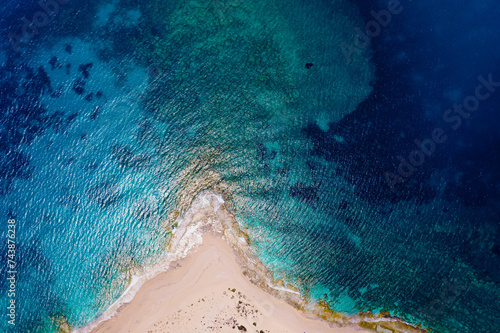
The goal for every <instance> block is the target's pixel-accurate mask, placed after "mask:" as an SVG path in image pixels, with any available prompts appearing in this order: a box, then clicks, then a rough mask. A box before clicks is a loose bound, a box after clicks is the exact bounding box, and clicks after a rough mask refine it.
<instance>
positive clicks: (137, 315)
mask: <svg viewBox="0 0 500 333" xmlns="http://www.w3.org/2000/svg"><path fill="white" fill-rule="evenodd" d="M177 221H178V225H177V226H176V228H175V230H174V231H173V237H172V239H171V241H170V245H169V252H168V255H167V256H166V258H165V259H164V262H161V263H159V268H157V269H156V270H153V273H154V274H151V273H150V274H147V276H146V275H142V276H140V278H139V280H136V281H141V279H142V281H141V282H140V283H136V284H135V286H134V285H132V286H131V287H130V288H129V290H128V291H126V292H125V294H124V295H123V296H122V298H121V300H119V301H118V302H117V303H115V304H114V305H113V306H112V307H111V308H110V309H108V311H107V312H106V313H104V314H103V315H102V316H101V317H100V318H98V319H97V320H96V321H94V322H93V323H91V324H90V325H88V326H86V327H83V328H80V329H78V330H77V332H95V333H97V332H113V333H114V332H151V333H152V332H158V333H159V332H172V333H184V332H186V333H187V332H240V331H241V332H257V333H263V332H264V333H271V332H278V333H285V332H290V333H293V332H297V333H303V332H332V333H356V332H358V333H359V332H373V331H376V332H382V333H397V332H408V333H410V332H412V333H413V332H422V331H421V330H419V329H415V328H413V327H410V326H409V325H406V324H404V323H402V322H401V321H399V320H397V319H395V318H390V317H386V318H380V316H378V317H376V316H372V315H369V314H368V315H364V316H362V317H359V316H354V317H349V318H348V317H346V316H344V315H341V314H337V313H333V312H331V311H329V310H325V309H324V308H323V307H322V306H321V305H319V304H315V303H309V302H308V301H307V300H306V299H305V298H304V297H303V296H302V295H301V294H300V293H299V292H298V291H297V290H295V289H294V288H293V286H290V285H286V284H284V283H282V282H281V281H274V280H273V279H272V277H271V274H270V272H269V270H268V269H267V267H265V266H264V265H263V264H262V263H261V262H260V261H259V260H258V259H257V258H255V257H254V256H253V255H252V254H251V250H250V247H249V245H248V242H247V236H246V235H245V234H244V233H243V232H242V231H241V230H240V229H239V228H238V226H237V225H236V223H235V221H234V218H233V215H232V214H231V213H230V212H229V211H228V210H227V208H226V206H225V205H224V200H223V199H222V197H220V196H219V195H217V194H215V193H212V192H206V193H203V194H202V195H200V196H198V197H197V198H196V199H195V200H194V201H193V203H192V204H191V206H190V208H189V210H188V211H187V212H186V213H185V214H183V215H182V217H181V218H179V219H177ZM158 269H159V270H158ZM139 275H141V274H139ZM134 276H135V275H134Z"/></svg>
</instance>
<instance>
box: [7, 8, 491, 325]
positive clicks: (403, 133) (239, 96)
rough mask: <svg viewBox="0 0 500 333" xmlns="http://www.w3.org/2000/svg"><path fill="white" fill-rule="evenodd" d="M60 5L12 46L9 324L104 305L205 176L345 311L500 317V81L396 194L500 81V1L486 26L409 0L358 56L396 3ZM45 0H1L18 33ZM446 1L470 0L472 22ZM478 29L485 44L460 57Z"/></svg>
mask: <svg viewBox="0 0 500 333" xmlns="http://www.w3.org/2000/svg"><path fill="white" fill-rule="evenodd" d="M51 4H52V5H51V7H50V9H49V10H51V11H53V16H54V17H53V18H52V19H51V20H50V22H48V23H47V24H46V25H45V26H43V27H39V28H38V30H37V33H36V34H34V35H33V36H28V35H25V36H24V40H23V42H21V43H20V44H19V45H16V40H15V39H13V41H12V43H14V46H17V48H18V49H19V52H18V53H16V52H14V51H13V48H12V46H13V45H12V43H10V42H9V41H8V38H7V39H5V40H4V44H3V49H2V51H1V54H0V61H1V64H0V65H1V69H0V73H1V75H0V77H1V82H2V85H1V91H0V98H1V102H2V103H1V108H2V123H1V124H0V135H1V138H2V140H1V153H2V155H1V156H2V157H1V165H0V171H1V174H0V176H1V187H0V192H1V193H0V194H1V196H0V201H1V204H0V213H1V216H3V219H4V221H3V222H1V225H2V226H3V227H2V229H1V231H0V232H1V234H2V239H7V235H8V227H7V226H8V224H9V223H8V221H9V219H10V220H15V221H16V222H15V224H16V234H15V242H16V251H15V256H13V257H12V256H11V257H9V252H8V249H9V247H8V243H7V241H6V242H3V243H2V248H3V250H2V256H3V257H2V260H3V263H5V265H4V264H2V266H1V267H2V268H1V269H2V280H1V282H0V288H1V290H2V292H1V294H0V295H1V296H0V301H1V304H2V306H1V308H2V309H6V308H7V306H8V304H9V302H10V301H11V300H12V299H15V302H16V319H15V324H16V325H15V326H12V325H11V324H9V323H8V317H7V310H6V311H4V312H5V314H4V315H2V317H1V318H3V319H2V320H1V321H0V327H1V329H2V331H9V330H10V331H13V332H28V331H32V332H51V331H57V330H59V329H61V328H65V327H67V326H66V325H69V326H71V327H73V328H76V327H81V326H83V325H86V324H88V323H89V322H91V321H92V320H94V319H95V318H96V317H97V316H99V315H100V314H102V313H103V312H104V311H105V310H106V309H107V308H108V307H109V306H110V305H111V304H113V303H114V302H115V301H116V300H117V299H118V297H119V296H120V295H121V294H122V293H123V292H124V290H125V289H126V287H127V283H128V281H129V279H130V273H129V271H130V269H131V268H133V267H138V266H139V267H148V266H149V265H152V264H153V263H154V262H156V261H157V260H158V258H160V257H161V256H162V254H164V249H165V248H166V246H167V245H168V240H169V234H170V230H171V228H172V227H174V225H175V218H176V217H177V216H179V214H182V213H183V212H185V211H186V209H187V207H188V206H189V204H190V202H191V200H192V199H193V197H194V196H195V195H196V194H197V193H199V192H201V191H203V190H205V189H209V188H212V189H216V190H217V191H219V192H221V193H223V194H224V195H226V196H227V197H228V198H229V199H230V200H229V201H228V203H227V204H228V206H229V208H230V209H231V210H232V211H233V212H234V214H235V215H236V218H237V222H238V224H239V225H240V226H241V227H243V228H245V229H246V230H248V234H249V237H250V241H251V244H252V246H253V249H254V251H255V253H256V254H257V255H258V257H259V258H260V259H261V260H262V261H263V262H264V263H265V264H266V265H268V266H269V267H270V268H271V269H272V270H273V272H274V274H275V277H276V278H283V279H285V280H286V281H289V282H291V283H292V284H294V285H296V286H297V287H299V288H300V289H301V290H302V291H303V292H304V294H305V295H306V296H307V297H310V298H312V299H315V300H319V299H322V300H326V301H327V302H328V303H329V304H330V306H331V308H332V309H333V310H336V311H341V312H344V313H349V314H354V313H356V312H360V311H368V310H373V311H375V312H378V311H388V312H390V313H391V314H394V315H397V316H400V317H402V318H405V319H406V320H408V321H410V322H413V323H422V324H423V325H424V326H426V327H428V328H431V329H433V330H435V331H436V332H497V331H498V330H499V323H500V318H499V313H500V312H499V310H500V309H499V299H500V298H499V297H500V290H499V288H498V283H499V281H500V278H499V277H500V274H499V271H498V267H500V265H499V263H500V262H499V249H500V232H499V227H498V222H499V221H500V218H499V216H500V215H499V213H498V200H496V199H497V198H498V194H499V193H500V186H499V185H498V184H499V183H500V182H499V181H500V177H499V173H498V165H499V163H498V162H499V160H498V157H496V156H500V155H497V154H495V152H497V151H498V147H499V145H498V143H499V142H500V140H499V138H498V131H497V127H495V126H493V125H492V124H494V123H495V121H496V120H498V117H497V116H496V114H495V113H494V112H493V110H495V108H496V106H497V105H498V98H497V97H492V98H490V99H488V100H487V101H486V102H485V103H486V104H484V105H483V106H482V109H483V110H484V112H483V113H482V114H481V115H480V116H477V117H476V118H474V117H472V118H471V120H470V122H469V123H467V127H468V129H470V131H469V132H467V133H468V134H464V133H462V134H460V133H459V132H457V133H456V134H454V135H456V138H455V137H454V141H452V140H451V139H450V142H451V141H452V143H450V144H449V145H448V146H447V147H446V150H445V151H443V150H442V151H441V153H440V154H439V155H438V156H436V157H435V159H434V160H431V161H430V162H427V163H426V164H424V166H423V167H422V168H421V169H420V170H421V171H420V172H416V173H415V175H414V176H413V177H412V178H410V180H409V181H407V182H406V183H404V184H402V185H401V186H399V187H398V188H397V191H395V192H391V191H390V190H389V189H388V186H387V183H386V182H385V178H384V172H385V171H391V172H394V170H395V169H397V167H398V164H397V163H398V162H397V161H398V159H397V156H399V155H403V156H408V152H409V151H411V149H413V146H412V145H414V143H413V138H414V137H417V138H423V137H424V136H425V135H427V133H429V129H431V130H432V128H433V126H435V125H434V124H436V123H438V121H439V118H440V113H442V112H443V111H444V110H445V109H446V108H447V107H449V106H448V105H450V106H451V105H452V104H453V102H454V101H458V100H463V98H464V97H465V96H467V95H468V94H470V93H471V92H473V88H474V86H475V84H476V76H478V75H483V76H485V77H487V75H488V73H493V74H492V75H493V77H494V78H496V77H498V78H500V75H496V76H495V73H498V66H497V65H495V64H497V63H498V62H497V60H498V55H499V53H500V52H498V51H495V49H492V48H491V45H492V44H494V41H495V40H496V38H497V37H496V36H495V35H490V30H494V28H495V24H496V23H495V22H496V21H495V20H494V17H495V16H494V15H493V14H491V13H492V12H496V13H498V12H499V8H498V6H495V5H494V4H491V6H489V7H488V6H479V5H478V6H477V7H476V6H472V5H469V6H470V7H473V9H474V10H473V13H474V15H475V17H484V20H483V22H484V24H485V25H484V26H481V27H476V26H475V25H474V22H471V20H470V18H468V16H467V15H468V14H467V13H470V12H471V10H472V9H471V8H469V7H466V6H465V5H464V4H452V3H446V4H443V5H442V6H439V5H432V6H431V5H429V6H424V5H417V4H411V3H404V4H402V6H403V7H404V8H405V9H404V11H403V12H402V13H401V14H400V16H395V17H393V22H392V25H391V26H388V27H387V28H386V29H385V30H384V31H382V32H381V33H380V34H379V35H377V36H375V37H373V40H372V44H371V46H370V47H367V48H363V49H361V50H360V51H359V52H356V53H355V56H354V57H352V59H351V61H347V59H346V58H345V44H346V43H347V44H349V43H352V41H353V40H354V38H355V34H356V32H355V31H356V30H355V29H354V28H355V27H363V26H364V25H365V23H366V22H367V21H370V20H373V16H372V17H370V10H379V9H380V8H385V7H386V6H387V4H386V3H383V2H375V1H374V2H369V1H355V2H350V1H340V0H336V1H331V2H327V1H316V2H303V1H298V0H294V1H289V2H286V3H273V2H268V1H263V0H262V1H254V2H245V1H243V0H232V1H220V0H213V1H208V0H207V1H171V2H165V1H154V0H150V1H141V2H139V3H137V2H133V1H128V0H115V1H110V2H106V1H85V2H83V1H76V0H73V1H71V2H70V3H68V4H64V5H62V4H61V5H58V6H57V10H56V7H55V5H53V2H51ZM461 6H462V7H463V8H462V7H461ZM464 6H465V7H464ZM40 10H41V9H40V6H39V5H37V4H36V3H33V4H27V5H23V6H21V5H18V4H17V3H15V2H10V3H8V4H6V5H4V7H3V21H2V32H3V35H4V36H8V35H9V33H12V32H14V33H16V34H22V26H23V22H22V21H21V18H22V17H23V16H25V17H28V18H29V19H31V18H32V17H33V16H34V15H35V14H36V13H37V12H38V11H40ZM450 11H451V12H453V13H455V15H456V16H453V15H454V14H450ZM466 12H467V13H466ZM487 12H488V13H489V14H487ZM429 13H432V15H430V14H429ZM439 13H441V15H440V14H439ZM464 13H465V14H464ZM445 14H446V15H445ZM490 15H491V16H492V17H493V18H490ZM418 16H420V17H421V20H418V19H417V17H418ZM443 16H444V18H443ZM448 16H450V17H452V18H453V17H463V18H464V20H462V21H461V22H462V25H460V26H458V27H456V31H454V30H453V27H454V23H453V22H452V21H453V20H451V19H448V20H447V19H446V17H448ZM465 18H468V19H465ZM398 19H399V21H398ZM490 19H491V22H490ZM450 22H451V23H450ZM423 23H425V24H426V25H424V24H423ZM422 26H428V27H430V28H428V30H426V29H424V28H422ZM435 31H437V32H435ZM454 32H455V33H454ZM459 32H460V33H459ZM466 33H467V34H468V35H467V34H466ZM32 34H33V32H32ZM444 36H447V37H444ZM450 36H455V37H450ZM28 37H30V38H28ZM12 38H13V37H12V35H11V39H12ZM446 38H448V40H450V42H449V45H447V47H448V53H449V54H448V53H446V52H443V53H442V56H441V57H442V58H439V59H440V60H436V63H433V62H432V61H434V60H433V59H434V56H432V54H433V53H436V51H435V50H436V46H435V45H442V44H443V43H442V41H443V40H446ZM468 39H471V40H475V42H476V43H477V44H475V45H476V49H477V48H478V47H481V48H482V49H483V50H489V52H488V53H487V55H482V54H483V53H481V55H482V56H481V55H477V54H476V55H475V53H474V52H475V51H474V52H473V51H470V53H467V52H465V51H464V53H463V54H462V55H461V56H460V57H459V56H456V54H457V53H454V52H453V50H454V48H461V49H463V48H462V46H463V44H460V43H458V42H457V41H462V40H468ZM433 43H434V44H433ZM490 43H491V44H490ZM470 49H471V50H473V49H474V48H473V47H470ZM343 50H344V52H343ZM467 50H468V48H467ZM439 54H441V53H439ZM450 54H451V55H450ZM484 54H486V53H484ZM446 57H448V58H446ZM430 59H431V60H430ZM447 59H448V61H447ZM470 59H475V60H477V61H478V63H481V66H476V67H474V66H473V65H471V64H470ZM486 64H491V66H490V67H489V68H486V67H487V66H486ZM457 68H460V71H458V70H457ZM476 72H477V74H476ZM470 73H473V74H470ZM471 76H472V78H471ZM466 79H467V80H468V81H467V80H466ZM460 80H462V81H460ZM458 82H460V83H458ZM471 87H472V88H471ZM464 127H465V126H464ZM480 134H481V135H480ZM451 137H452V135H450V138H451ZM404 154H406V155H404ZM492 156H493V157H492ZM10 254H12V253H10ZM8 259H14V260H15V262H16V269H17V273H16V275H15V277H16V286H15V289H16V295H15V297H11V296H9V295H8V293H7V291H8V289H9V288H10V282H9V281H8V280H7V277H8V276H9V274H10V273H8V267H7V265H6V263H7V260H8Z"/></svg>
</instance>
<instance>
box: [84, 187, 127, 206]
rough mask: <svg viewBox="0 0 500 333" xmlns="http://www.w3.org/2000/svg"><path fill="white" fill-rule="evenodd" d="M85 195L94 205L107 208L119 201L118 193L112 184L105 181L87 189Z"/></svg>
mask: <svg viewBox="0 0 500 333" xmlns="http://www.w3.org/2000/svg"><path fill="white" fill-rule="evenodd" d="M85 194H86V195H87V196H88V197H89V199H90V201H92V202H93V203H95V204H96V205H98V206H100V207H102V208H107V207H109V206H111V205H113V204H115V203H116V202H118V200H119V199H120V191H119V189H118V187H117V186H116V185H115V184H113V183H112V182H109V181H105V182H101V183H99V184H97V185H94V186H92V187H90V188H88V189H87V190H86V191H85Z"/></svg>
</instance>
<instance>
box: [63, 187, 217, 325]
mask: <svg viewBox="0 0 500 333" xmlns="http://www.w3.org/2000/svg"><path fill="white" fill-rule="evenodd" d="M222 204H224V199H223V198H222V197H221V196H220V195H217V194H215V193H213V192H210V191H206V192H203V193H201V194H200V195H199V196H198V197H197V198H196V199H195V200H194V201H193V203H192V205H191V207H190V208H189V210H188V211H187V212H186V213H185V214H184V215H183V216H182V217H180V218H178V219H177V228H175V230H174V231H173V232H172V239H171V241H170V249H171V251H168V252H165V253H164V256H163V257H162V258H161V259H160V261H159V262H158V263H157V264H155V265H153V266H152V267H148V268H140V269H139V270H140V272H131V277H130V282H129V285H128V287H127V289H125V291H124V292H123V294H122V296H120V298H119V299H118V300H117V301H116V302H114V303H113V304H112V305H111V306H110V307H109V308H108V310H106V311H105V312H104V313H103V314H102V315H101V316H100V317H99V318H97V319H96V320H94V321H93V322H92V323H90V324H89V325H86V326H84V327H80V328H77V329H75V330H74V331H73V332H77V333H86V332H90V331H92V330H93V329H94V328H95V327H97V325H98V324H99V323H101V322H103V321H105V320H108V319H109V318H111V317H113V316H114V315H115V314H116V313H117V311H118V309H119V308H120V306H122V305H123V304H126V303H129V302H130V301H132V299H133V298H134V296H135V295H136V293H137V292H138V291H139V289H140V288H141V286H142V285H143V284H144V283H145V282H146V281H148V280H150V279H152V278H154V277H155V276H157V275H158V274H160V273H162V272H165V271H167V270H168V269H169V267H170V265H171V264H172V263H173V262H175V261H178V260H180V259H182V258H185V257H186V256H187V255H188V254H189V253H190V252H191V251H192V250H193V249H194V248H197V247H198V246H199V245H201V244H202V243H203V238H202V234H203V228H204V227H206V226H210V227H212V229H213V230H216V231H221V230H222V224H221V223H223V222H222V221H219V220H212V219H202V220H197V221H196V222H193V217H194V216H196V214H197V213H198V212H199V211H200V210H201V209H203V208H205V207H207V206H212V207H213V209H214V211H215V209H217V211H218V210H219V208H220V206H221V205H222Z"/></svg>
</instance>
